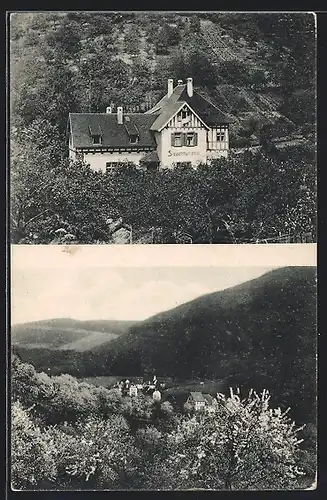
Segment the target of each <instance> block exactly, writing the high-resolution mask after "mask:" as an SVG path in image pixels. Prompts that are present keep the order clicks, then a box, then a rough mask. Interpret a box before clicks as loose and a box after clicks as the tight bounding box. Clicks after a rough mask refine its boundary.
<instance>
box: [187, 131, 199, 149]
mask: <svg viewBox="0 0 327 500" xmlns="http://www.w3.org/2000/svg"><path fill="white" fill-rule="evenodd" d="M185 136H186V137H185V146H196V145H197V143H198V134H195V133H194V132H188V133H187V134H185Z"/></svg>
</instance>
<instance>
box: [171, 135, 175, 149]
mask: <svg viewBox="0 0 327 500" xmlns="http://www.w3.org/2000/svg"><path fill="white" fill-rule="evenodd" d="M171 146H175V134H174V133H172V134H171Z"/></svg>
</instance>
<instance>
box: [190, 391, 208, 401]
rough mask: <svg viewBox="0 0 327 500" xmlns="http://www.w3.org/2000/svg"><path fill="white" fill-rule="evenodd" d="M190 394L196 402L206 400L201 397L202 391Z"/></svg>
mask: <svg viewBox="0 0 327 500" xmlns="http://www.w3.org/2000/svg"><path fill="white" fill-rule="evenodd" d="M190 396H191V398H192V399H193V401H195V402H196V403H205V402H206V400H205V399H204V397H203V394H202V392H190Z"/></svg>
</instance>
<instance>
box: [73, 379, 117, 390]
mask: <svg viewBox="0 0 327 500" xmlns="http://www.w3.org/2000/svg"><path fill="white" fill-rule="evenodd" d="M121 378H122V377H83V378H79V379H78V380H79V382H86V383H87V384H93V385H96V386H98V387H107V388H108V387H112V386H113V385H114V384H115V383H116V382H118V381H119V380H121Z"/></svg>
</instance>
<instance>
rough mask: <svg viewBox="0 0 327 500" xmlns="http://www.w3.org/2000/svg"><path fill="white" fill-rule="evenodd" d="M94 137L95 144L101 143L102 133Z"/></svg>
mask: <svg viewBox="0 0 327 500" xmlns="http://www.w3.org/2000/svg"><path fill="white" fill-rule="evenodd" d="M92 139H93V144H101V142H102V141H101V135H93V136H92Z"/></svg>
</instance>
